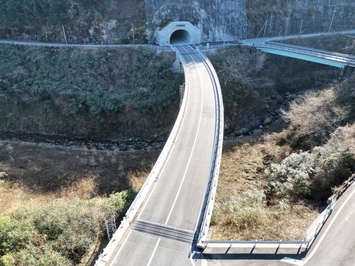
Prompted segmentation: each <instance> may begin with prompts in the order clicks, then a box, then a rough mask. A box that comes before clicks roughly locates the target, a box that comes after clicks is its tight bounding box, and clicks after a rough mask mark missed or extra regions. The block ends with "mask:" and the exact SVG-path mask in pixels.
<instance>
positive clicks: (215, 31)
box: [0, 0, 355, 44]
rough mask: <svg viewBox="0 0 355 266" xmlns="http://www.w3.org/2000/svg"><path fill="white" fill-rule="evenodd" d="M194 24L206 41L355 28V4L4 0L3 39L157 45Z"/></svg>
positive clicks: (0, 0)
mask: <svg viewBox="0 0 355 266" xmlns="http://www.w3.org/2000/svg"><path fill="white" fill-rule="evenodd" d="M172 21H189V22H191V23H192V24H194V25H195V26H196V27H198V28H199V29H200V30H201V32H202V41H203V42H207V41H208V42H211V41H224V40H225V41H230V40H238V39H241V38H246V37H256V36H278V35H279V36H283V35H285V34H299V33H310V32H327V31H329V30H345V29H351V28H355V1H354V0H102V1H99V2H97V1H85V0H76V1H72V0H62V1H57V0H17V1H13V0H0V38H1V39H22V40H38V41H47V42H68V43H98V44H99V43H132V42H135V43H143V42H147V41H148V42H150V43H155V31H156V30H157V29H158V28H162V27H164V26H165V25H167V24H168V23H169V22H172Z"/></svg>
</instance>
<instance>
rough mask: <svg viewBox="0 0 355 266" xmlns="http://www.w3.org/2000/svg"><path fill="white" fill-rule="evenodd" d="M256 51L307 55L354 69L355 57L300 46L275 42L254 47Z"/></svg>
mask: <svg viewBox="0 0 355 266" xmlns="http://www.w3.org/2000/svg"><path fill="white" fill-rule="evenodd" d="M255 48H257V49H263V48H265V49H274V50H279V51H286V52H292V53H297V54H301V55H309V56H313V57H317V58H322V59H326V60H331V61H336V62H340V63H344V64H346V65H349V66H352V67H355V56H351V55H347V54H342V53H336V52H329V51H325V50H319V49H307V48H302V47H300V46H294V45H285V44H279V43H275V42H267V43H263V44H258V45H256V46H255Z"/></svg>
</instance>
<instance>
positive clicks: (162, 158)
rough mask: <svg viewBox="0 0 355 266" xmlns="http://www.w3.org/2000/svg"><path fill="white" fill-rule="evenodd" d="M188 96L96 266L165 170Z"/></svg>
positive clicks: (111, 250)
mask: <svg viewBox="0 0 355 266" xmlns="http://www.w3.org/2000/svg"><path fill="white" fill-rule="evenodd" d="M182 63H183V66H184V67H185V62H184V61H183V59H182ZM188 88H189V85H188V79H187V78H186V76H185V90H187V89H188ZM186 95H188V93H184V98H183V100H182V104H181V106H180V111H179V114H178V117H177V119H176V121H175V124H174V127H173V129H172V131H171V133H170V135H169V138H168V140H167V142H166V143H165V145H164V148H163V150H162V152H161V153H160V155H159V158H158V160H157V162H156V163H155V165H154V167H153V169H152V171H151V172H150V174H149V176H148V177H147V179H146V181H145V182H144V184H143V186H142V188H141V189H140V191H139V193H138V195H137V196H136V198H135V199H134V201H133V202H132V204H131V206H130V208H129V209H128V210H127V212H126V214H125V216H124V218H123V220H122V221H121V224H120V226H119V227H118V229H117V231H116V232H115V234H114V235H113V237H112V239H111V240H110V242H109V243H108V245H107V246H106V248H105V249H104V251H103V252H102V253H101V254H100V255H99V258H98V260H97V261H96V264H95V266H101V265H106V262H107V261H108V259H109V258H110V256H112V254H113V251H114V249H115V247H116V245H117V244H118V243H119V242H120V240H121V239H122V237H123V235H124V233H125V232H126V230H127V229H128V227H129V225H130V224H131V223H132V221H133V219H134V217H135V216H136V214H137V212H138V210H139V208H140V207H141V206H142V204H143V202H144V200H145V199H146V197H147V195H148V192H149V191H150V189H151V188H152V185H153V184H154V183H155V182H156V179H157V178H158V176H159V174H160V172H161V170H162V169H163V167H164V165H165V162H166V159H167V158H168V157H169V154H170V152H171V149H172V147H173V146H174V143H175V140H176V137H177V135H178V131H179V129H180V127H181V125H182V121H183V118H184V115H185V111H186V106H187V99H186V97H187V96H186Z"/></svg>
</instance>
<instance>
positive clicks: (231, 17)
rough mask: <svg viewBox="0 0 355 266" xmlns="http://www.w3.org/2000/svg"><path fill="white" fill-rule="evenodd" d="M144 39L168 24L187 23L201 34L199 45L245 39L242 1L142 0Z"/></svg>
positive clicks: (243, 0) (152, 35)
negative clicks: (146, 23) (144, 7)
mask: <svg viewBox="0 0 355 266" xmlns="http://www.w3.org/2000/svg"><path fill="white" fill-rule="evenodd" d="M145 5H146V12H147V21H148V34H147V36H148V40H149V42H155V37H154V34H155V30H156V29H158V28H162V27H164V26H166V25H167V24H169V23H170V22H172V21H189V22H191V23H192V24H194V25H195V26H196V27H198V28H199V29H200V30H201V32H202V42H210V41H223V40H226V41H230V40H235V39H238V38H244V37H245V36H246V13H245V11H246V9H245V0H211V1H205V0H195V1H192V0H175V1H171V0H167V1H166V0H145Z"/></svg>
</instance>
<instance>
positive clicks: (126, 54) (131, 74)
mask: <svg viewBox="0 0 355 266" xmlns="http://www.w3.org/2000/svg"><path fill="white" fill-rule="evenodd" d="M174 59H175V57H174V56H173V55H172V54H166V53H160V54H157V53H156V52H155V51H152V50H148V49H145V48H122V49H73V48H65V49H62V48H61V49H52V48H51V49H47V48H36V47H12V46H0V61H1V65H0V93H1V96H2V97H1V98H0V102H1V105H0V128H1V129H6V130H13V131H32V132H41V133H45V134H65V135H77V136H84V137H88V136H91V137H101V138H102V137H110V138H125V137H132V136H136V137H137V136H139V137H147V138H150V137H154V135H156V134H161V133H162V134H166V133H167V132H169V130H170V127H171V125H172V124H173V122H174V118H175V114H176V112H177V108H178V105H179V104H178V99H179V96H178V95H179V85H181V84H182V83H183V76H182V74H178V73H173V72H172V71H171V67H172V64H173V61H174ZM152 124H154V127H152V126H151V125H152Z"/></svg>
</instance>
